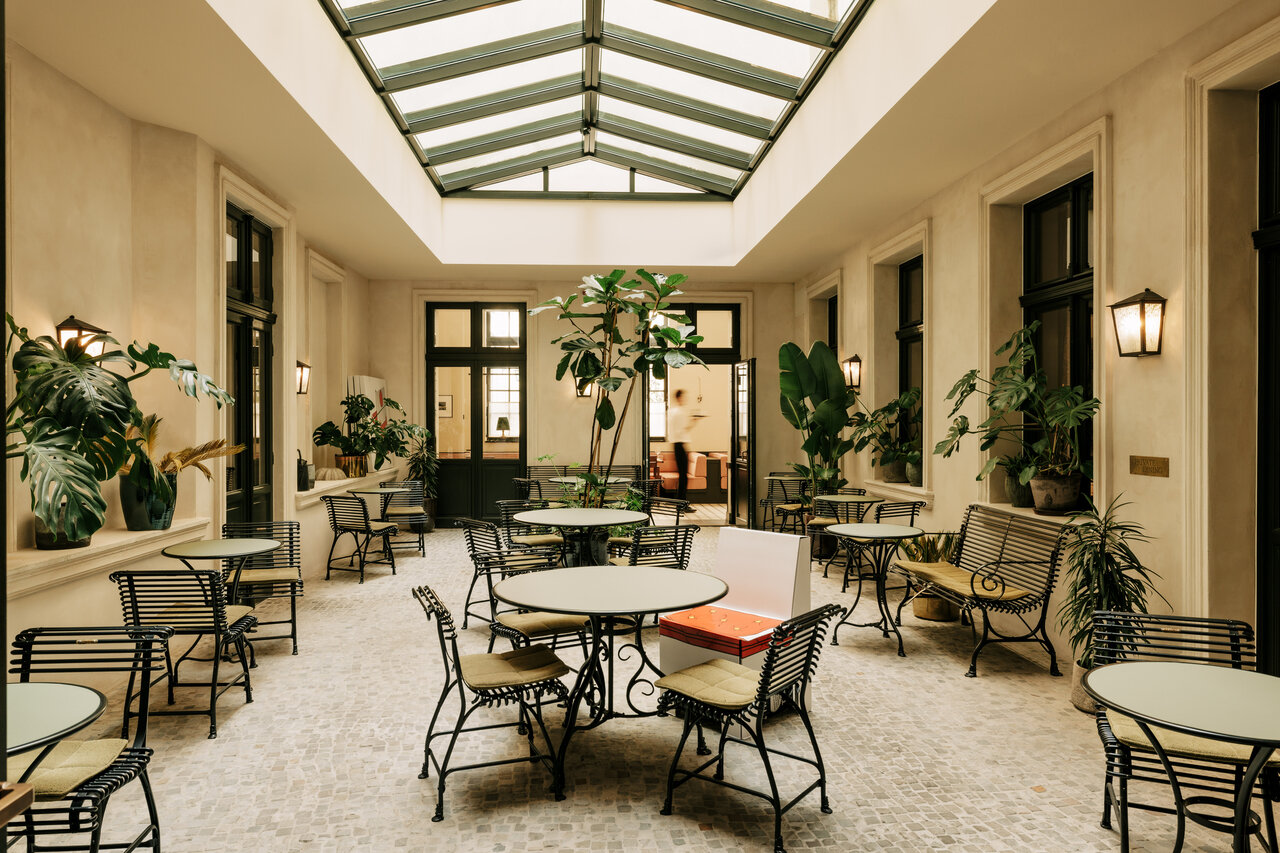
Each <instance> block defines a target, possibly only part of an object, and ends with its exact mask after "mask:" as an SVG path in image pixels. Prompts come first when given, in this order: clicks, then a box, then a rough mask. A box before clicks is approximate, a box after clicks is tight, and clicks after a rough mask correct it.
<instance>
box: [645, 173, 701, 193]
mask: <svg viewBox="0 0 1280 853" xmlns="http://www.w3.org/2000/svg"><path fill="white" fill-rule="evenodd" d="M636 192H638V193H701V192H704V190H699V189H694V188H693V187H686V186H684V185H683V184H673V183H671V182H670V181H664V180H662V179H661V178H651V177H649V176H648V175H642V174H640V173H639V172H636Z"/></svg>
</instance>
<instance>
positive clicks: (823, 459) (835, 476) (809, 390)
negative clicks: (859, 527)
mask: <svg viewBox="0 0 1280 853" xmlns="http://www.w3.org/2000/svg"><path fill="white" fill-rule="evenodd" d="M778 367H779V370H780V373H779V376H778V383H779V385H780V386H781V390H782V394H781V405H782V416H783V417H784V418H786V419H787V423H789V424H791V425H792V426H793V427H795V428H796V429H797V430H799V431H800V434H801V435H802V436H804V441H803V443H802V444H801V445H800V449H801V450H803V451H804V454H805V458H806V462H807V464H801V463H798V462H792V463H791V467H792V468H794V469H795V471H796V473H797V474H799V475H800V476H801V477H804V478H805V479H806V480H808V481H809V491H808V494H807V495H804V496H802V502H803V503H805V504H807V503H809V502H810V501H811V500H812V498H814V497H817V496H820V495H829V494H834V493H835V492H836V490H837V489H839V488H840V487H841V486H843V485H845V483H847V482H848V481H847V480H846V479H845V478H844V477H843V476H842V475H841V473H840V460H841V458H842V457H843V456H844V455H845V454H846V453H848V452H849V451H850V450H852V449H853V445H854V439H853V438H852V437H846V436H845V435H844V430H845V427H846V426H847V425H848V424H849V409H850V408H852V407H853V406H854V405H855V403H856V401H857V399H858V395H857V392H856V391H854V390H853V389H851V388H847V387H846V386H845V384H844V373H843V371H841V369H840V363H839V362H838V361H836V356H835V353H834V352H832V351H831V348H830V347H829V346H827V345H826V344H825V343H823V342H822V341H815V342H814V344H813V346H812V347H810V348H809V355H808V356H806V355H805V354H804V352H803V351H802V350H801V349H800V347H798V346H797V345H796V344H794V343H790V342H788V343H785V344H783V345H782V348H781V349H780V350H779V351H778Z"/></svg>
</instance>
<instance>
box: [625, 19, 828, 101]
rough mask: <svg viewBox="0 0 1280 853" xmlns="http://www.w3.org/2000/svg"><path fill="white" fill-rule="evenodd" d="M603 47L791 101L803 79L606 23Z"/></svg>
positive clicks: (795, 97)
mask: <svg viewBox="0 0 1280 853" xmlns="http://www.w3.org/2000/svg"><path fill="white" fill-rule="evenodd" d="M600 45H601V47H606V48H608V49H610V50H616V51H617V52H618V53H625V54H627V55H628V56H634V57H636V58H638V59H646V60H648V61H650V62H656V63H658V64H660V65H668V66H671V67H672V68H677V69H679V70H681V71H688V72H689V73H690V74H697V75H699V76H700V77H707V78H710V79H712V80H719V81H720V82H721V83H730V84H732V85H734V86H740V87H742V88H743V89H750V90H751V91H753V92H760V93H761V94H764V95H772V96H773V97H775V98H782V99H784V100H788V101H794V100H796V99H797V97H798V95H797V92H798V91H799V89H800V84H801V83H802V82H803V81H802V80H801V79H800V78H799V77H792V76H791V75H790V74H783V73H781V72H779V71H772V70H770V69H767V68H761V67H759V66H757V65H751V64H750V63H747V62H740V61H738V60H736V59H730V58H729V57H727V56H721V55H720V54H718V53H712V52H711V51H707V50H699V49H697V48H693V47H689V46H688V45H685V44H680V43H679V42H674V41H668V40H667V39H662V38H658V37H657V36H651V35H648V34H647V33H642V32H639V31H637V30H631V29H627V28H626V27H617V26H614V25H612V24H608V23H606V24H605V28H604V34H603V35H602V36H601V37H600Z"/></svg>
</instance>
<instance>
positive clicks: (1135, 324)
mask: <svg viewBox="0 0 1280 853" xmlns="http://www.w3.org/2000/svg"><path fill="white" fill-rule="evenodd" d="M1166 301H1167V300H1166V299H1165V298H1164V297H1163V296H1161V295H1160V294H1158V293H1152V292H1151V290H1150V288H1148V289H1147V290H1144V291H1142V292H1141V293H1139V294H1137V295H1135V296H1130V297H1129V298H1128V299H1121V300H1120V301H1119V302H1117V303H1115V304H1114V305H1110V306H1108V307H1110V308H1111V321H1112V323H1113V324H1114V325H1115V329H1116V346H1118V347H1119V348H1120V355H1122V356H1132V357H1135V358H1137V357H1140V356H1144V355H1159V354H1160V339H1161V338H1162V337H1163V336H1164V304H1165V302H1166Z"/></svg>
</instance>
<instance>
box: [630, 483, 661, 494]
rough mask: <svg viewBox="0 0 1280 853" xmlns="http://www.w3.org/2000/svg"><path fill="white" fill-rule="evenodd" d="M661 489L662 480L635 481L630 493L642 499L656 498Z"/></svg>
mask: <svg viewBox="0 0 1280 853" xmlns="http://www.w3.org/2000/svg"><path fill="white" fill-rule="evenodd" d="M661 488H662V480H660V479H658V480H636V481H634V482H633V483H632V484H631V491H633V492H637V493H638V494H639V495H640V496H641V497H643V498H656V497H657V496H658V494H659V493H660V490H661Z"/></svg>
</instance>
